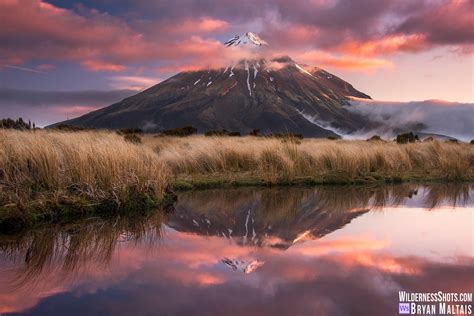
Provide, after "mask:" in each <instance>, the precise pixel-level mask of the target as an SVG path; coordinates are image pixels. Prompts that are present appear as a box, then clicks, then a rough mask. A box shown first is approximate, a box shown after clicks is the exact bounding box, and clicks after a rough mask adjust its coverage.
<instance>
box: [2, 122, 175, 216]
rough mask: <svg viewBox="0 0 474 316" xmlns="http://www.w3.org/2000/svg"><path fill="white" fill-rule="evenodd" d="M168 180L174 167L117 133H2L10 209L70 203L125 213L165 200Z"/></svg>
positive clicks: (4, 198)
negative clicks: (138, 205) (140, 204)
mask: <svg viewBox="0 0 474 316" xmlns="http://www.w3.org/2000/svg"><path fill="white" fill-rule="evenodd" d="M169 179H170V173H169V168H168V167H167V166H165V165H164V164H163V163H162V161H161V160H160V159H159V157H158V156H157V155H156V154H155V153H154V152H153V150H151V149H150V148H148V147H144V146H140V145H136V144H132V143H129V142H126V141H125V140H124V139H123V137H122V136H119V135H116V134H115V133H107V132H78V133H67V132H58V131H35V132H21V131H8V130H0V206H2V207H3V208H5V209H9V207H10V206H11V207H12V209H16V210H18V209H19V210H20V211H26V209H27V208H30V207H37V208H40V209H41V208H51V207H53V206H54V205H68V204H72V205H73V206H74V205H76V204H84V205H83V206H86V207H87V206H89V207H91V206H94V205H100V206H107V207H108V208H114V209H120V208H125V207H128V206H130V203H129V202H130V201H131V200H137V199H139V200H140V201H142V202H143V201H147V199H154V198H156V199H159V198H162V197H163V195H164V191H165V189H166V187H167V185H168V183H169ZM134 202H136V201H134ZM45 203H46V204H47V205H46V204H45ZM3 212H6V211H5V210H4V211H3Z"/></svg>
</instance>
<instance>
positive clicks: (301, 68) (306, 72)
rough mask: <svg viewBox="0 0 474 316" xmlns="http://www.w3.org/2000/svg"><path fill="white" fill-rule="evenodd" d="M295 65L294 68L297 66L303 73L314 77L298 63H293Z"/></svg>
mask: <svg viewBox="0 0 474 316" xmlns="http://www.w3.org/2000/svg"><path fill="white" fill-rule="evenodd" d="M295 66H296V68H298V69H299V70H300V71H301V72H304V73H305V74H307V75H310V76H311V77H314V76H313V75H312V74H311V73H310V72H309V71H307V70H306V69H304V68H303V67H301V66H300V65H298V64H296V63H295Z"/></svg>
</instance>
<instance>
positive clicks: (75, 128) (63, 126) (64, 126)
mask: <svg viewBox="0 0 474 316" xmlns="http://www.w3.org/2000/svg"><path fill="white" fill-rule="evenodd" d="M52 128H53V129H56V130H59V131H63V132H80V131H85V130H87V129H86V128H85V127H82V126H75V125H69V124H58V125H55V126H53V127H52Z"/></svg>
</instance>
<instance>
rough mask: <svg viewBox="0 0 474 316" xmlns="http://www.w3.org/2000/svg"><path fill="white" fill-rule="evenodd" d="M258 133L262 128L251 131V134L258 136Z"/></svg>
mask: <svg viewBox="0 0 474 316" xmlns="http://www.w3.org/2000/svg"><path fill="white" fill-rule="evenodd" d="M258 134H260V130H259V129H253V130H252V131H251V132H250V134H249V135H250V136H258Z"/></svg>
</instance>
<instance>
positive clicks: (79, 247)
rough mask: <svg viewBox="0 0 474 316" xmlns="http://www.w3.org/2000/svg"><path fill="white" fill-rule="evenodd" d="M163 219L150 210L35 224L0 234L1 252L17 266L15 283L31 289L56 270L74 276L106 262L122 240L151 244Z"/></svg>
mask: <svg viewBox="0 0 474 316" xmlns="http://www.w3.org/2000/svg"><path fill="white" fill-rule="evenodd" d="M163 220H164V215H163V213H162V212H153V213H151V214H148V215H141V216H136V215H134V216H117V217H114V218H108V219H104V218H97V217H96V218H89V219H86V220H81V221H76V222H74V223H70V224H66V225H48V226H47V227H44V228H43V227H37V228H36V229H34V230H30V231H27V232H24V233H21V234H19V235H11V236H8V235H7V236H0V251H1V252H2V253H3V254H4V255H5V256H7V257H8V258H9V259H10V260H12V261H14V262H15V263H16V264H18V266H19V269H18V270H17V272H18V273H17V275H16V276H15V278H14V280H12V282H13V283H14V285H15V286H16V287H23V286H28V287H30V288H31V287H34V286H35V285H36V284H39V282H41V281H42V280H43V281H45V280H47V278H48V276H53V275H56V274H58V273H62V272H64V273H63V274H64V276H67V277H68V278H74V277H75V276H76V275H80V273H82V272H83V270H84V269H87V268H88V267H89V266H90V265H92V266H97V265H105V266H106V265H108V263H109V262H110V260H111V259H112V256H113V254H114V251H115V248H116V247H117V246H118V245H119V242H121V241H135V242H149V244H150V245H153V244H154V243H156V241H157V240H159V239H160V238H161V225H162V223H163Z"/></svg>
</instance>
